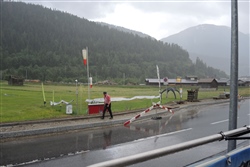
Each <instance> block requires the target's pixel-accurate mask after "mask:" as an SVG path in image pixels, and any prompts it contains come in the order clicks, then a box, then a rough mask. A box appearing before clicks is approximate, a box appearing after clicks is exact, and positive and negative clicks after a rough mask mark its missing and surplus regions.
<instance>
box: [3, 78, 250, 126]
mask: <svg viewBox="0 0 250 167" xmlns="http://www.w3.org/2000/svg"><path fill="white" fill-rule="evenodd" d="M164 88H166V86H162V88H161V90H163V89H164ZM176 88H177V89H179V87H176ZM190 89H194V87H184V88H183V98H182V100H186V99H187V90H190ZM224 89H225V91H227V92H229V91H230V90H229V87H226V88H224V87H223V88H219V89H218V90H216V91H199V92H198V99H208V98H213V97H214V96H218V95H219V94H220V93H222V92H223V91H224ZM89 90H90V91H89V93H88V87H87V86H86V85H78V95H76V85H75V84H74V83H72V84H67V85H62V84H44V94H45V98H46V104H45V105H44V97H43V93H42V85H41V83H37V84H34V83H25V84H24V86H9V85H8V83H7V82H6V81H1V82H0V93H1V101H0V105H1V106H0V122H1V123H6V122H19V121H29V120H42V119H52V118H63V117H77V116H84V115H87V110H88V104H87V103H86V102H85V100H86V99H88V96H90V99H94V98H103V95H102V92H103V91H107V92H108V93H109V94H110V96H111V98H112V97H126V98H131V97H134V96H157V95H158V94H159V93H158V92H159V88H158V87H157V86H95V85H94V86H93V88H91V89H89ZM53 92H54V96H53ZM238 92H239V94H240V95H242V96H249V95H250V88H249V87H239V89H238ZM176 96H177V98H176V99H175V97H174V94H173V93H172V92H169V93H168V98H166V93H164V94H163V96H162V104H167V103H168V102H171V101H179V100H180V96H179V94H178V93H177V92H176ZM77 99H78V100H77ZM53 100H54V101H55V102H59V101H61V100H65V101H67V102H69V101H71V100H74V101H73V102H72V106H73V114H72V115H68V114H66V105H65V104H61V105H57V106H51V105H50V101H53ZM158 101H159V99H154V100H149V99H142V100H132V101H120V102H113V103H112V110H113V112H121V111H128V110H135V109H145V108H148V107H150V106H151V105H152V102H158Z"/></svg>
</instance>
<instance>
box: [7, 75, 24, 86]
mask: <svg viewBox="0 0 250 167" xmlns="http://www.w3.org/2000/svg"><path fill="white" fill-rule="evenodd" d="M23 82H24V78H21V77H17V76H13V75H10V76H9V77H8V85H23Z"/></svg>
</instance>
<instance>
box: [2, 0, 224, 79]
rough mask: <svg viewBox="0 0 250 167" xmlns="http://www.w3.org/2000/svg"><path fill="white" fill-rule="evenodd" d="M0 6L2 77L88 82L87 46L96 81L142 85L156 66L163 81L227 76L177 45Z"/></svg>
mask: <svg viewBox="0 0 250 167" xmlns="http://www.w3.org/2000/svg"><path fill="white" fill-rule="evenodd" d="M0 5H2V6H1V9H2V11H1V12H0V15H1V16H0V19H1V20H0V23H1V28H2V33H1V34H0V35H1V47H0V49H1V53H2V56H1V57H0V58H1V66H0V68H1V69H0V70H2V74H3V75H19V76H26V74H27V78H28V79H40V80H43V81H45V80H50V81H58V82H59V81H65V82H72V81H75V79H78V80H79V82H87V78H86V73H87V69H86V67H85V66H83V63H82V55H81V50H82V49H84V48H86V47H88V51H89V54H88V55H89V57H88V61H89V71H90V76H92V77H93V82H97V81H98V80H104V79H105V80H106V79H112V80H115V81H117V82H122V83H123V82H124V80H123V76H126V82H133V83H144V80H145V78H150V77H156V65H158V66H159V69H160V75H161V76H162V77H165V76H167V77H176V76H183V77H185V76H186V75H196V74H197V75H198V76H199V77H205V76H218V77H226V76H227V75H226V74H225V73H224V72H222V71H219V70H216V69H213V68H208V67H207V66H206V65H205V64H202V63H199V66H197V65H196V64H194V63H192V61H191V60H190V59H189V55H188V53H187V52H186V51H185V50H183V49H181V48H180V47H179V46H178V45H175V44H167V43H165V44H164V43H163V42H161V41H157V40H154V39H152V38H149V37H147V38H141V37H139V36H138V35H133V34H131V33H125V32H122V31H118V30H116V29H113V28H112V29H111V28H109V27H108V26H102V25H100V24H98V23H95V22H91V21H88V20H87V19H82V18H79V17H77V16H74V15H71V14H68V13H65V12H60V11H55V10H51V9H48V8H44V7H42V6H39V5H32V4H26V3H22V2H2V3H0ZM198 67H199V69H198V70H197V68H198ZM124 74H125V75H124Z"/></svg>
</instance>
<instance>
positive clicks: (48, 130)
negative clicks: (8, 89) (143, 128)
mask: <svg viewBox="0 0 250 167" xmlns="http://www.w3.org/2000/svg"><path fill="white" fill-rule="evenodd" d="M246 99H249V98H246ZM228 102H230V100H216V101H212V102H211V101H210V102H197V103H196V102H194V103H196V104H189V105H184V106H181V107H179V108H174V109H172V110H174V112H177V111H179V110H181V109H189V108H192V107H196V106H204V105H216V104H222V103H228ZM135 112H138V111H135ZM130 113H133V112H130ZM163 113H166V110H161V111H159V112H157V114H163ZM169 114H171V113H169ZM152 115H155V113H152V114H149V115H146V116H143V117H142V118H140V120H143V119H148V118H149V117H152ZM99 117H100V116H94V117H93V118H99ZM88 119H91V118H90V117H88ZM127 120H128V119H127V118H124V119H119V120H110V121H104V122H94V123H85V124H81V125H67V126H60V127H51V128H44V129H34V130H24V131H13V132H1V133H0V139H7V138H16V137H25V136H35V135H42V134H51V133H61V132H67V131H72V130H83V129H90V128H97V127H103V126H114V125H119V124H122V125H123V123H124V122H125V121H127Z"/></svg>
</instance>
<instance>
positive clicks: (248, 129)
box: [89, 125, 250, 167]
mask: <svg viewBox="0 0 250 167" xmlns="http://www.w3.org/2000/svg"><path fill="white" fill-rule="evenodd" d="M247 133H250V125H248V126H244V127H242V128H238V129H234V130H231V131H227V132H220V133H219V134H214V135H211V136H207V137H203V138H199V139H195V140H191V141H187V142H183V143H179V144H176V145H173V146H168V147H163V148H160V149H156V150H152V151H148V152H144V153H140V154H136V155H131V156H127V157H123V158H118V159H115V160H110V161H105V162H101V163H97V164H93V165H90V166H89V167H103V166H105V167H108V166H109V167H112V166H114V167H117V166H127V165H132V164H136V163H139V162H143V161H147V160H150V159H154V158H158V157H160V156H165V155H168V154H171V153H175V152H179V151H183V150H186V149H190V148H193V147H197V146H200V145H203V144H207V143H211V142H214V141H221V140H224V139H225V140H226V139H228V138H229V137H238V136H241V135H244V134H247Z"/></svg>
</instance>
